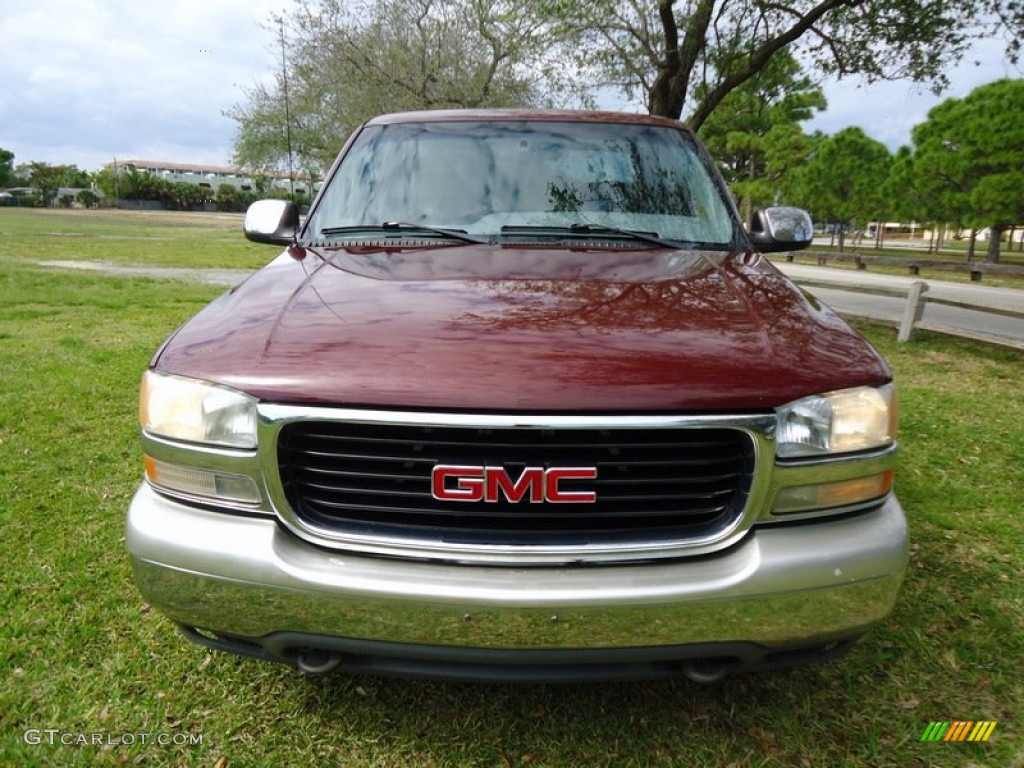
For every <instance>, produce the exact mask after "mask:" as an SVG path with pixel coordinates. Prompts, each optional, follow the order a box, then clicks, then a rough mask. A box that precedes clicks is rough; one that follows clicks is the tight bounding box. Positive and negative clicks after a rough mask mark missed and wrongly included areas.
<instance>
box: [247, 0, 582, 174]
mask: <svg viewBox="0 0 1024 768" xmlns="http://www.w3.org/2000/svg"><path fill="white" fill-rule="evenodd" d="M534 3H535V0H493V1H492V0H361V1H360V2H351V1H350V0H348V1H346V0H299V2H298V5H297V7H296V9H295V11H294V13H293V14H292V15H291V16H290V17H289V18H288V19H287V20H285V19H279V20H278V21H279V23H280V24H281V34H282V41H283V44H284V46H285V48H286V52H287V55H286V59H287V67H286V71H285V72H279V73H278V76H277V80H276V83H274V84H273V85H272V86H262V85H261V86H256V87H254V88H251V89H249V90H247V91H246V92H245V96H246V101H245V102H244V103H242V104H239V105H236V106H235V107H234V108H232V109H231V110H229V111H228V112H227V114H228V116H229V117H231V118H233V119H234V120H236V121H237V122H238V126H239V127H238V134H237V137H236V140H235V162H236V163H237V164H239V165H241V166H243V167H248V168H253V169H256V170H263V171H268V170H271V169H280V168H282V167H283V166H284V167H286V160H287V154H288V143H289V142H288V136H287V134H288V133H290V135H291V144H292V147H293V149H294V152H295V155H296V156H297V157H298V164H299V170H301V171H302V172H304V174H310V173H312V175H317V176H318V175H319V172H320V171H322V170H324V169H326V168H327V167H329V165H330V163H331V162H332V161H333V160H334V157H335V155H336V154H337V152H338V150H339V149H340V148H341V146H342V144H343V143H344V140H345V138H346V137H347V136H348V135H349V134H350V133H351V131H352V130H353V129H354V128H355V127H356V126H358V125H359V124H360V123H361V122H363V121H364V120H366V119H367V118H369V117H371V116H373V115H376V114H379V113H382V112H393V111H399V110H410V109H436V108H446V107H449V108H451V107H487V106H519V105H531V104H540V103H543V102H544V101H545V98H549V99H554V98H555V96H554V94H557V93H559V92H561V91H562V90H564V89H566V88H568V87H569V83H570V82H571V81H570V79H569V77H568V73H567V72H566V69H565V67H564V66H562V62H558V61H557V60H556V59H555V58H554V55H553V53H552V51H551V49H550V44H551V42H552V37H551V33H550V30H551V24H550V22H548V21H546V20H544V19H541V18H539V16H538V14H536V13H534V12H533V6H534ZM285 74H287V77H285ZM286 93H287V97H288V98H287V103H286V99H285V95H286ZM286 111H287V112H288V113H289V114H288V115H286ZM289 118H290V119H289Z"/></svg>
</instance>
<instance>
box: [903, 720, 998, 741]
mask: <svg viewBox="0 0 1024 768" xmlns="http://www.w3.org/2000/svg"><path fill="white" fill-rule="evenodd" d="M995 729H996V721H995V720H977V721H975V720H953V721H949V720H933V721H932V722H930V723H928V727H927V728H925V729H924V733H922V734H921V741H988V739H989V736H991V735H992V732H993V731H994V730H995Z"/></svg>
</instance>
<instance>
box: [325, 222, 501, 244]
mask: <svg viewBox="0 0 1024 768" xmlns="http://www.w3.org/2000/svg"><path fill="white" fill-rule="evenodd" d="M361 232H400V233H404V234H414V233H416V232H428V233H430V234H432V235H440V236H441V237H445V238H447V239H449V240H461V241H462V242H464V243H483V244H485V245H486V244H489V243H490V242H491V241H490V240H489V239H487V238H485V237H478V236H477V235H470V234H468V233H467V232H466V231H465V230H462V229H449V228H447V227H431V226H429V225H427V224H408V223H406V222H404V221H385V222H384V223H382V224H358V225H356V226H351V227H326V228H324V229H321V230H320V236H321V237H323V236H324V235H348V234H352V235H354V234H358V233H361Z"/></svg>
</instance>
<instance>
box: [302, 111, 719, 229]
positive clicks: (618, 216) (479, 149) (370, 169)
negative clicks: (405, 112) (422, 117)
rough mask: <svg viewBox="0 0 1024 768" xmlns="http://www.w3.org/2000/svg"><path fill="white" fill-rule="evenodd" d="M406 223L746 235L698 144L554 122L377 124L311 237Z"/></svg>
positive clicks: (624, 127)
mask: <svg viewBox="0 0 1024 768" xmlns="http://www.w3.org/2000/svg"><path fill="white" fill-rule="evenodd" d="M386 221H404V222H410V223H413V224H424V225H430V226H434V227H449V228H456V229H460V230H464V231H466V232H469V233H472V234H480V235H488V236H489V235H497V234H498V233H500V232H501V229H502V227H569V226H572V225H574V224H581V223H583V224H595V225H600V226H605V227H616V228H620V229H630V230H639V231H643V232H649V233H655V234H656V235H657V236H660V237H662V238H665V239H669V240H683V241H688V242H689V241H698V242H706V243H712V244H714V243H717V244H730V243H734V242H737V239H738V233H737V232H736V230H735V228H734V220H733V218H732V216H731V214H730V209H729V206H728V205H727V203H726V202H725V201H724V200H723V198H722V194H721V190H720V189H719V187H718V186H717V184H716V183H715V182H714V180H713V178H712V176H711V174H709V172H708V170H707V168H706V167H705V166H704V163H703V162H702V160H701V156H700V155H699V153H698V151H697V149H696V147H695V146H694V144H693V140H692V139H691V138H690V136H689V135H687V134H686V133H683V132H681V131H678V130H675V129H673V128H669V127H662V126H649V125H630V124H610V123H583V122H565V123H561V122H546V121H521V120H509V121H479V122H476V121H474V122H461V121H455V122H424V123H408V124H395V125H384V126H371V127H369V128H367V129H365V130H364V131H363V133H362V134H360V136H359V137H358V139H357V140H356V142H355V143H354V144H353V146H352V148H351V149H350V150H349V152H348V153H347V155H346V156H345V158H344V159H343V161H342V164H341V166H340V167H339V169H338V171H337V173H336V174H335V175H334V177H333V178H332V179H331V181H330V184H329V186H328V189H327V190H326V191H325V193H324V195H323V198H322V200H321V201H320V204H319V205H318V206H317V209H316V210H315V211H314V213H313V214H312V216H311V221H310V225H309V228H308V230H307V231H310V232H311V233H312V234H313V236H314V237H315V236H318V235H319V233H321V232H322V231H324V230H327V229H331V228H337V227H354V226H360V225H368V224H380V223H381V222H386Z"/></svg>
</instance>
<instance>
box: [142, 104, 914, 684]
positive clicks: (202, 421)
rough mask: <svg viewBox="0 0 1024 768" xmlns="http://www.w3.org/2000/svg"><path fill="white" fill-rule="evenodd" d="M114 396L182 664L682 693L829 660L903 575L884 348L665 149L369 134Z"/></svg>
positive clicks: (796, 229)
mask: <svg viewBox="0 0 1024 768" xmlns="http://www.w3.org/2000/svg"><path fill="white" fill-rule="evenodd" d="M245 233H246V235H247V236H248V237H249V238H250V239H252V240H256V241H258V242H266V243H272V244H278V245H279V246H283V247H284V251H283V252H282V253H281V254H280V255H279V256H278V257H277V258H276V259H274V260H273V261H272V262H271V263H270V264H268V265H267V266H266V267H265V268H264V269H262V270H260V271H259V272H258V273H257V274H255V275H254V276H252V277H251V278H249V279H248V280H246V281H245V282H244V283H242V284H241V285H239V286H236V287H235V288H233V289H232V290H230V291H228V292H227V293H225V294H224V295H223V296H221V297H220V298H218V299H216V300H215V301H214V302H213V303H211V304H210V305H209V306H208V307H206V308H205V309H203V310H202V311H201V312H199V313H198V314H197V315H196V316H195V317H193V318H192V319H191V320H189V321H188V322H186V323H185V324H184V325H183V326H181V327H180V328H179V329H178V330H177V331H175V332H174V334H173V335H172V336H171V337H170V338H169V339H168V340H167V341H166V342H165V343H164V345H163V346H162V347H161V348H160V349H159V350H158V351H157V353H156V354H155V355H154V357H153V359H152V361H151V362H150V366H149V370H148V371H147V372H146V373H145V375H144V377H143V382H142V393H141V409H140V410H141V422H142V445H143V450H144V454H145V480H144V482H143V483H142V484H141V486H140V487H139V489H138V492H137V494H136V495H135V497H134V499H133V501H132V503H131V507H130V509H129V512H128V518H127V547H128V550H129V553H130V555H131V558H132V562H133V565H134V569H135V574H136V578H137V581H138V584H139V586H140V588H141V590H142V593H143V595H144V596H145V598H146V599H147V600H148V601H149V602H150V603H151V604H152V605H153V606H154V607H156V608H157V609H159V610H160V611H162V612H163V613H165V614H166V615H167V616H169V617H170V618H171V619H172V620H173V621H174V622H176V623H177V624H178V625H179V626H180V627H181V629H182V630H183V631H184V633H185V634H186V635H187V636H188V637H189V638H190V639H192V640H194V641H196V642H199V643H202V644H204V645H206V646H209V647H212V648H218V649H223V650H226V651H232V652H236V653H240V654H245V655H249V656H253V657H257V658H261V659H268V660H274V661H281V662H286V663H289V664H293V665H295V666H297V667H298V668H299V669H301V670H303V671H304V672H306V673H310V674H315V673H321V672H326V671H328V670H330V669H334V668H336V667H337V668H341V669H347V670H353V671H370V672H377V673H383V674H398V675H410V676H439V677H444V678H460V679H469V680H493V679H519V680H546V681H551V680H579V679H587V678H600V679H607V678H614V677H642V676H649V675H671V674H681V675H686V676H688V677H690V678H692V679H695V680H702V681H710V680H715V679H718V678H720V677H721V676H723V675H725V674H727V673H730V672H734V671H742V670H748V669H753V668H766V667H767V668H772V667H778V666H783V665H788V664H793V663H802V662H809V661H815V660H822V659H828V658H831V657H833V656H835V655H838V654H839V653H842V652H843V651H845V650H846V649H847V648H849V647H850V645H851V644H852V643H853V642H854V641H855V640H856V639H857V637H859V636H860V635H862V634H863V633H864V632H865V631H866V630H868V629H869V628H870V627H871V626H872V625H875V624H877V623H878V622H880V621H881V620H883V619H884V618H885V617H886V615H887V614H888V613H889V612H890V611H891V609H892V607H893V603H894V601H895V599H896V595H897V591H898V589H899V585H900V582H901V579H902V575H903V571H904V568H905V565H906V559H907V527H906V521H905V519H904V515H903V511H902V509H901V508H900V505H899V502H898V501H897V499H896V498H895V496H894V494H893V490H892V489H893V464H894V452H895V450H896V442H895V421H896V398H895V392H894V388H893V383H892V375H891V372H890V370H889V368H888V366H887V365H886V363H885V362H884V360H882V359H881V357H879V355H878V354H877V353H876V352H875V351H874V350H873V349H872V347H871V346H870V345H869V344H868V343H867V342H866V341H865V340H864V339H863V338H862V337H861V336H859V335H858V334H857V333H855V332H854V331H853V330H851V329H850V328H849V326H848V325H847V324H846V323H845V322H843V320H841V319H840V318H839V317H837V316H836V315H835V313H833V312H832V311H831V310H830V309H829V308H828V307H826V306H824V305H822V304H820V303H819V302H817V301H816V300H815V299H814V298H813V297H812V296H809V295H807V294H805V293H803V292H802V291H801V290H799V289H798V288H797V287H795V286H794V285H793V284H792V283H791V282H790V281H789V280H787V279H786V278H785V277H784V276H783V275H782V274H781V273H780V272H778V271H777V270H776V269H775V268H774V267H773V266H772V265H771V264H770V263H769V262H768V261H767V260H766V259H765V258H764V257H763V256H762V254H763V253H765V252H769V251H782V250H794V249H797V248H802V247H805V246H806V245H807V244H808V243H809V242H810V238H811V221H810V218H809V217H808V216H807V214H806V213H804V212H803V211H801V210H798V209H793V208H769V209H766V210H765V211H762V212H760V213H759V215H758V216H757V221H756V224H755V226H754V227H753V231H751V232H746V231H744V229H743V228H742V226H741V224H740V220H739V218H738V216H737V213H736V210H735V208H734V206H733V203H732V201H731V199H730V196H729V194H728V191H727V189H726V188H725V186H724V184H723V182H722V180H721V178H720V177H719V175H718V173H717V172H716V170H715V168H714V166H713V164H712V162H711V161H710V159H709V158H708V156H707V153H706V152H705V150H704V149H703V148H702V147H701V146H700V144H699V143H698V141H697V140H696V138H695V137H694V135H693V134H692V132H690V131H689V130H688V129H687V128H686V127H684V126H683V125H681V124H679V123H677V122H674V121H669V120H664V119H659V118H653V117H646V116H635V115H623V114H612V113H580V112H534V111H465V112H463V111H458V112H423V113H407V114H396V115H385V116H382V117H378V118H376V119H374V120H371V121H369V122H368V123H366V124H365V125H363V126H361V127H360V128H359V129H358V130H357V131H356V132H355V133H354V134H353V136H352V137H351V139H350V140H349V141H348V143H347V144H346V145H345V147H344V148H343V149H342V151H341V154H340V157H339V158H338V161H337V162H336V163H335V165H334V167H333V168H332V169H331V171H330V173H329V174H328V175H327V178H326V182H325V184H324V187H323V189H322V190H321V192H320V193H319V195H318V197H317V199H316V200H315V201H314V203H313V205H312V208H311V210H310V212H309V214H308V216H307V217H306V218H305V220H304V222H300V217H299V215H298V212H297V210H296V209H295V207H294V206H293V205H292V204H290V203H288V202H284V201H261V202H258V203H256V204H255V205H253V206H252V207H251V208H250V210H249V212H248V214H247V215H246V221H245Z"/></svg>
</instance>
